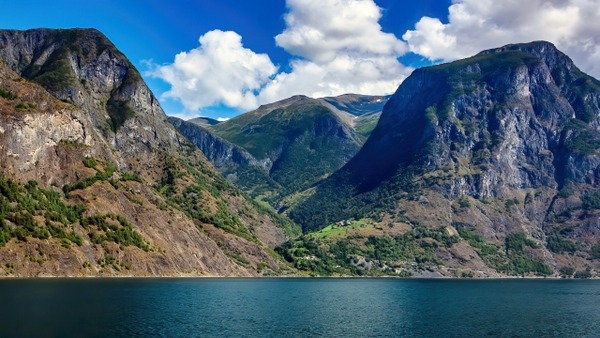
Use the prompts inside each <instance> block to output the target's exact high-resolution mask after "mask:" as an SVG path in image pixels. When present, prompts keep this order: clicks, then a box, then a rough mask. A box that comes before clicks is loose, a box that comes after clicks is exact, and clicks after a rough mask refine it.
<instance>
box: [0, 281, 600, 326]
mask: <svg viewBox="0 0 600 338" xmlns="http://www.w3.org/2000/svg"><path fill="white" fill-rule="evenodd" d="M211 336H219V337H313V336H317V337H465V336H466V337H468V336H473V337H485V336H489V337H498V336H501V337H599V336H600V282H599V281H552V280H489V281H488V280H483V281H482V280H403V279H51V280H47V279H44V280H2V281H0V337H211Z"/></svg>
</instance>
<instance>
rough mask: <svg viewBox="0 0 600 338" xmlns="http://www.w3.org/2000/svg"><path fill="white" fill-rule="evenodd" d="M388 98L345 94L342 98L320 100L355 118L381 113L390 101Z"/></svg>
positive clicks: (388, 96)
mask: <svg viewBox="0 0 600 338" xmlns="http://www.w3.org/2000/svg"><path fill="white" fill-rule="evenodd" d="M390 97H391V95H387V96H369V95H357V94H344V95H340V96H333V97H332V96H330V97H324V98H322V99H320V100H321V101H323V102H327V103H329V104H331V105H333V106H334V107H335V108H337V109H338V110H341V111H344V112H347V113H349V114H352V115H355V116H361V115H368V114H374V113H380V112H381V111H382V110H383V107H384V106H385V104H386V103H387V101H388V100H389V99H390Z"/></svg>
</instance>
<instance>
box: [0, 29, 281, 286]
mask: <svg viewBox="0 0 600 338" xmlns="http://www.w3.org/2000/svg"><path fill="white" fill-rule="evenodd" d="M0 60H1V64H0V89H2V90H1V91H0V94H2V95H0V108H1V110H0V149H1V150H2V151H1V152H0V174H1V176H3V180H4V181H3V182H5V183H3V184H4V185H3V186H5V187H6V188H5V189H4V190H2V193H3V194H2V196H0V197H1V198H2V201H1V202H2V203H3V205H8V206H9V207H7V209H6V210H4V209H3V213H2V214H1V216H2V217H1V219H2V229H4V230H3V231H5V232H4V233H3V234H4V235H3V236H8V237H7V238H5V239H8V240H2V241H0V242H2V243H3V247H1V248H0V257H1V258H2V262H3V263H6V264H7V265H6V266H7V267H8V266H10V267H11V268H7V269H5V273H8V274H15V275H22V276H28V275H38V274H50V275H56V274H58V275H97V274H106V275H179V274H187V275H254V274H257V273H258V272H259V271H260V272H262V273H268V272H269V271H271V272H272V271H276V270H279V269H281V268H283V266H282V265H280V263H278V261H277V260H276V259H275V258H273V257H272V256H271V255H270V254H268V253H267V252H266V251H265V250H266V248H267V247H266V245H265V244H263V243H266V244H268V245H276V244H277V243H280V242H282V241H284V240H285V239H286V234H285V231H284V228H286V227H289V226H290V225H289V221H286V220H285V219H282V218H280V217H278V216H277V215H275V214H274V213H272V212H271V211H269V210H266V209H264V208H260V207H259V206H258V205H257V204H255V203H253V202H251V201H249V200H246V199H245V198H244V197H243V196H242V195H241V194H240V192H239V191H237V189H236V188H234V187H233V186H231V185H230V184H228V183H227V182H226V181H225V180H224V179H223V178H222V177H221V176H220V175H219V174H218V173H217V172H216V171H215V170H214V169H213V167H212V166H211V165H210V164H209V162H208V161H207V160H206V158H205V157H204V156H203V155H202V154H201V153H200V152H199V151H198V150H197V149H196V148H195V147H194V146H193V145H192V144H190V143H189V142H188V141H187V140H186V139H185V138H184V137H182V136H180V134H178V133H177V132H176V131H175V129H174V128H173V127H172V126H171V125H170V124H169V123H168V121H167V117H166V116H165V114H164V112H163V111H162V109H161V107H160V105H159V103H158V101H157V100H156V99H155V97H154V96H153V94H152V93H151V92H150V90H149V89H148V87H147V86H146V85H145V84H144V82H143V81H142V79H141V77H140V75H139V73H138V72H137V70H136V69H135V68H134V67H133V66H132V65H131V63H130V62H129V61H128V60H127V59H126V58H125V57H124V56H123V55H122V54H121V53H120V52H119V51H118V50H117V49H116V48H115V46H114V45H113V44H112V43H111V42H110V41H108V39H106V37H105V36H103V35H102V34H101V33H99V32H98V31H96V30H91V29H90V30H88V29H73V30H46V29H40V30H30V31H0ZM30 180H31V181H32V182H31V183H27V185H25V183H26V182H28V181H30ZM33 181H36V182H38V184H39V189H42V190H39V191H38V190H36V189H38V188H35V186H34V185H33V184H34V182H33ZM11 192H12V193H11ZM55 194H59V196H58V197H53V198H52V201H54V202H52V203H57V205H62V206H60V207H52V208H58V209H57V210H59V211H60V212H63V211H64V212H66V211H65V210H71V209H70V208H71V207H73V208H76V210H78V211H77V212H75V211H73V212H74V213H75V214H76V216H73V215H71V214H69V215H71V216H69V217H66V216H65V217H66V218H61V217H59V216H58V215H56V214H53V213H48V212H49V211H48V210H46V211H44V210H45V209H44V208H49V207H48V203H50V202H49V201H47V198H45V197H43V196H46V195H48V196H55ZM30 200H34V201H37V202H35V203H37V204H35V203H34V202H28V201H30ZM31 203H34V204H35V205H38V207H31V206H30V204H31ZM61 203H62V204H61ZM52 205H54V204H52ZM53 210H54V209H53ZM61 210H62V211H61ZM59 211H56V212H59ZM60 212H59V214H60ZM68 213H71V211H69V212H68ZM28 215H29V216H28ZM23 217H25V218H23ZM23 220H27V221H26V222H25V221H23ZM29 220H32V221H31V222H30V221H29ZM67 220H68V221H67ZM22 221H23V222H25V223H23V224H21V222H22ZM65 234H72V235H68V236H67V235H65ZM132 234H137V235H132ZM65 236H66V237H65ZM69 236H71V237H69ZM132 236H133V237H132ZM138 236H141V237H138ZM0 237H2V236H0ZM3 238H4V237H3ZM67 238H71V239H72V240H73V241H74V242H73V241H70V240H68V239H67ZM77 238H79V239H77ZM136 238H137V239H136ZM139 238H142V239H139ZM133 239H136V240H133ZM61 243H62V245H61ZM69 243H70V244H69ZM135 243H137V244H135ZM144 243H145V244H144ZM259 263H260V268H257V266H258V265H259Z"/></svg>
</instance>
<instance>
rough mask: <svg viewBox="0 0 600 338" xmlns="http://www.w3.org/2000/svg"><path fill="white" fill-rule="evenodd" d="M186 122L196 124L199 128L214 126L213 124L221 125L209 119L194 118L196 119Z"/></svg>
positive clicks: (217, 121)
mask: <svg viewBox="0 0 600 338" xmlns="http://www.w3.org/2000/svg"><path fill="white" fill-rule="evenodd" d="M188 122H191V123H194V124H197V125H199V126H201V127H206V126H214V125H215V124H219V123H221V121H219V120H215V119H211V118H210V117H196V118H193V119H190V120H188Z"/></svg>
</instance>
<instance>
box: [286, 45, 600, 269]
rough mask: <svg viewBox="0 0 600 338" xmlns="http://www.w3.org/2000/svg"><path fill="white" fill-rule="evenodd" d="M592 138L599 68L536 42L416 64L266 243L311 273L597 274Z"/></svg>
mask: <svg viewBox="0 0 600 338" xmlns="http://www.w3.org/2000/svg"><path fill="white" fill-rule="evenodd" d="M599 146H600V82H599V81H598V80H596V79H594V78H592V77H590V76H588V75H586V74H584V73H583V72H581V71H580V70H579V69H578V68H577V67H576V66H575V65H574V64H573V62H572V61H571V60H570V59H569V58H568V57H567V56H566V55H565V54H563V53H562V52H560V51H559V50H557V49H556V48H555V47H554V46H553V45H552V44H550V43H548V42H543V41H539V42H532V43H527V44H514V45H508V46H504V47H502V48H497V49H492V50H488V51H484V52H481V53H479V54H477V55H475V56H473V57H471V58H468V59H464V60H459V61H455V62H452V63H447V64H441V65H438V66H433V67H426V68H422V69H418V70H416V71H414V72H413V74H411V75H410V76H409V77H408V78H407V79H406V80H405V81H404V82H403V83H402V84H401V85H400V87H399V88H398V90H397V91H396V93H395V94H394V95H393V96H392V97H391V99H390V100H389V101H388V103H387V105H386V106H385V108H384V110H383V113H382V115H381V118H380V119H379V122H378V124H377V127H376V128H375V129H374V130H373V132H372V133H371V136H370V137H369V139H368V140H367V142H366V143H365V144H364V146H363V147H362V148H361V150H360V151H359V152H358V153H357V154H356V156H354V157H353V158H352V159H351V160H350V161H349V162H348V163H347V164H346V165H345V166H344V167H343V168H341V169H340V170H339V171H337V172H336V173H334V174H333V175H331V176H330V177H329V178H328V179H326V180H325V181H323V182H322V183H320V184H319V185H318V186H317V187H316V189H315V191H314V193H313V194H312V195H311V196H310V197H308V198H307V199H306V200H305V201H303V202H302V203H299V204H298V205H297V206H295V207H294V209H293V210H291V211H290V213H289V215H290V217H291V218H292V219H294V220H295V221H296V222H298V223H300V224H301V225H302V226H303V229H304V231H305V233H310V232H312V233H310V234H308V235H307V236H305V237H304V238H303V239H302V240H297V241H292V242H289V243H287V244H286V245H285V246H283V247H281V248H280V252H282V254H284V255H286V257H287V259H288V260H289V261H291V262H294V263H295V264H296V266H297V267H300V268H306V269H309V270H313V271H315V270H316V271H321V272H320V273H348V271H352V273H368V274H373V273H384V274H390V273H391V274H411V273H417V274H425V275H427V274H428V273H434V274H437V275H440V274H441V275H450V276H456V275H459V276H461V275H465V276H473V275H476V276H496V275H535V274H537V275H556V276H558V275H565V276H572V275H573V274H574V273H575V274H576V275H577V276H580V277H581V276H588V275H597V274H598V273H599V272H600V270H599V269H600V261H599V260H598V259H599V258H600V230H598V229H600V228H599V227H598V219H599V218H598V215H600V211H599V210H598V209H599V208H600V203H599V202H598V201H600V189H599V187H600V181H599V179H600V157H599ZM298 248H303V249H304V250H305V251H304V253H305V254H302V255H298V254H297V253H298V252H303V251H301V250H298ZM307 248H311V249H309V250H306V249H307ZM319 250H320V251H319ZM315 256H316V257H317V259H314V257H315ZM344 256H345V257H352V259H347V258H346V259H342V258H341V257H344ZM307 257H309V258H310V260H309V259H308V258H307ZM335 266H338V267H339V268H334V267H335ZM344 271H345V272H344Z"/></svg>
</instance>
